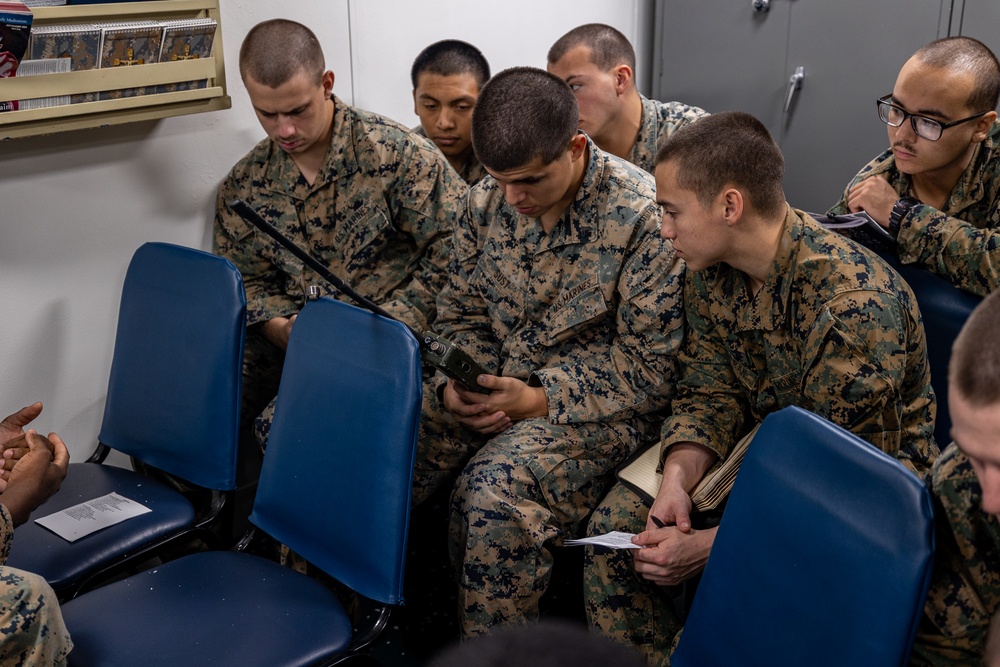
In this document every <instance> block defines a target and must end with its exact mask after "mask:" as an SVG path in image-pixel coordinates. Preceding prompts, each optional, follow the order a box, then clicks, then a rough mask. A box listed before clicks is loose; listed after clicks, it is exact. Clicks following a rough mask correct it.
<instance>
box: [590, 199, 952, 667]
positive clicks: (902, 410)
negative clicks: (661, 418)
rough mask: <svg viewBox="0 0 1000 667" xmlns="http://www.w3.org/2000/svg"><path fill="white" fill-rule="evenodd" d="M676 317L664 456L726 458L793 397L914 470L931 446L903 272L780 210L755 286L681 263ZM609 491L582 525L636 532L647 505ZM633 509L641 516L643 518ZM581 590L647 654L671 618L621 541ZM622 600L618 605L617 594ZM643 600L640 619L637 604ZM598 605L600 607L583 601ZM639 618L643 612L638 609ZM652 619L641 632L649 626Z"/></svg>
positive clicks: (920, 348) (600, 619)
mask: <svg viewBox="0 0 1000 667" xmlns="http://www.w3.org/2000/svg"><path fill="white" fill-rule="evenodd" d="M684 302H685V317H686V321H687V328H686V332H685V339H684V344H683V346H682V348H681V353H680V355H679V363H680V376H679V379H678V385H677V394H676V396H675V397H674V400H673V403H672V415H671V416H670V417H668V418H667V420H666V421H665V423H664V426H663V431H662V434H661V440H662V443H663V456H664V457H665V455H666V450H667V448H669V447H670V445H672V444H673V443H678V442H695V443H698V444H701V445H704V446H705V447H708V448H709V449H711V450H713V451H715V452H716V453H717V454H718V455H719V456H720V457H724V456H725V455H726V454H727V453H728V452H729V450H730V448H731V447H732V445H733V444H735V443H736V442H737V441H738V440H739V439H740V438H741V437H742V436H743V435H745V434H746V433H748V432H749V431H750V429H751V428H753V426H754V425H755V424H757V423H758V422H760V421H761V420H762V419H763V418H764V417H765V416H766V415H767V414H769V413H771V412H774V411H776V410H778V409H780V408H783V407H787V406H789V405H797V406H799V407H802V408H805V409H807V410H810V411H812V412H815V413H816V414H818V415H820V416H822V417H825V418H826V419H829V420H830V421H832V422H834V423H835V424H839V425H840V426H842V427H844V428H846V429H848V430H850V431H852V432H854V433H855V434H857V435H858V436H860V437H861V438H864V439H865V440H867V441H868V442H870V443H872V445H874V446H875V447H877V448H878V449H881V450H882V451H884V452H887V453H889V454H892V455H894V456H896V457H897V458H898V459H899V460H900V461H901V462H902V463H903V464H904V465H905V466H907V467H908V468H910V469H911V470H914V471H915V472H916V473H917V474H920V475H922V474H923V473H924V472H925V471H926V470H928V469H929V467H930V466H931V464H932V463H933V461H934V458H935V457H936V455H937V453H938V448H937V445H936V444H935V442H934V439H933V423H934V412H935V408H936V404H935V398H934V393H933V390H932V389H931V386H930V372H929V368H928V365H927V349H926V340H925V338H924V330H923V324H922V322H921V319H920V313H919V311H918V310H917V305H916V300H915V299H914V297H913V294H912V292H911V291H910V289H909V287H908V286H907V285H906V283H905V282H904V281H903V280H902V278H900V277H899V275H898V274H896V273H895V272H894V271H892V269H890V268H889V267H888V266H887V265H886V264H885V263H884V262H883V261H882V260H881V259H879V258H878V257H877V256H875V255H874V254H872V253H870V252H868V251H866V250H864V249H862V248H861V247H860V246H858V245H856V244H855V243H853V242H852V241H849V240H847V239H845V238H843V237H840V236H838V235H837V234H835V233H834V232H830V231H828V230H825V229H823V228H822V226H821V225H819V224H818V223H816V222H815V221H814V220H813V219H812V218H811V216H809V215H808V214H807V213H803V212H802V211H797V210H791V209H789V211H788V214H787V216H786V218H785V232H784V234H783V236H782V239H781V243H780V245H779V249H778V252H777V254H776V256H775V259H774V263H773V264H772V268H771V271H770V273H769V274H768V277H767V279H766V281H765V283H764V285H763V287H762V288H761V289H760V291H759V292H758V293H757V294H756V295H753V294H751V293H750V292H749V290H748V287H747V283H746V280H745V276H744V274H742V273H741V272H738V271H736V270H734V269H732V268H731V267H729V266H727V265H725V264H718V265H715V266H713V267H709V268H708V269H705V270H704V271H699V272H697V273H689V275H688V277H687V281H686V285H685V292H684ZM622 493H623V492H621V491H619V490H617V489H615V490H613V491H612V496H611V497H609V499H608V500H607V501H605V502H604V503H602V505H601V506H600V507H599V508H598V509H597V510H596V512H595V513H594V518H593V519H592V521H591V525H590V527H589V530H588V532H589V533H590V534H600V533H604V532H607V531H609V530H625V531H631V532H636V531H635V529H637V528H644V526H645V519H646V515H647V514H648V508H645V507H643V508H642V509H641V510H640V509H637V507H636V506H635V505H634V503H633V504H631V505H630V504H629V503H627V502H626V503H623V502H621V499H620V497H621V495H622ZM640 519H641V521H640ZM584 589H585V590H584V594H585V599H586V600H587V605H586V606H587V609H588V612H589V619H590V622H591V624H592V625H593V626H594V627H595V628H597V630H598V631H599V632H600V633H602V634H605V635H607V636H609V637H611V638H613V639H616V640H618V641H622V642H631V643H635V644H637V648H639V649H640V650H641V651H642V652H644V653H645V654H646V655H647V656H649V657H650V658H651V660H653V661H665V660H666V656H664V655H662V654H660V653H658V652H659V651H662V649H663V647H664V646H669V645H670V641H671V637H669V636H662V637H661V636H659V635H658V634H657V633H667V634H669V633H670V632H672V631H673V630H674V629H675V628H676V627H677V625H678V623H679V621H677V620H673V621H665V620H663V619H664V618H665V617H667V616H668V615H669V614H671V613H672V611H671V609H670V608H669V607H667V606H666V599H665V598H664V596H662V595H661V594H660V593H659V592H658V591H656V587H655V585H653V584H650V583H648V582H645V581H644V580H640V579H639V578H638V577H636V576H635V574H634V571H633V570H632V559H631V556H630V555H629V554H627V553H621V552H616V553H612V554H610V555H605V554H588V561H587V564H586V566H585V578H584ZM626 599H627V600H629V601H630V604H631V606H632V608H633V610H632V611H631V612H628V613H625V612H623V607H624V603H623V600H626ZM649 608H653V609H654V610H655V611H654V612H653V615H654V618H655V619H656V623H654V624H650V622H649V620H648V618H646V617H645V615H644V614H640V613H639V612H638V610H646V609H649ZM594 610H599V611H596V612H595V611H594ZM636 616H640V617H641V619H642V620H641V623H639V622H637V621H636V620H635V617H636ZM650 628H652V632H651V630H650Z"/></svg>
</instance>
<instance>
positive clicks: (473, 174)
mask: <svg viewBox="0 0 1000 667" xmlns="http://www.w3.org/2000/svg"><path fill="white" fill-rule="evenodd" d="M413 133H414V134H419V135H420V136H421V137H426V136H427V133H426V132H424V127H423V125H417V126H416V127H415V128H413ZM448 164H449V165H450V164H451V163H450V162H449V163H448ZM458 175H459V176H461V177H462V180H463V181H465V182H466V183H468V185H469V187H470V188H471V187H472V186H473V185H475V184H476V183H478V182H479V181H481V180H483V179H484V178H486V177H487V176H489V174H488V173H486V167H484V166H483V163H482V162H480V161H479V158H477V157H476V153H475V151H473V152H472V153H470V154H469V159H468V160H466V161H465V164H464V165H463V166H462V168H461V169H459V170H458Z"/></svg>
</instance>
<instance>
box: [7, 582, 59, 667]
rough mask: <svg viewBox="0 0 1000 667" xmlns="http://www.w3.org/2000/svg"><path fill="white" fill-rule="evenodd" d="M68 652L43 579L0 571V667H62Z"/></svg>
mask: <svg viewBox="0 0 1000 667" xmlns="http://www.w3.org/2000/svg"><path fill="white" fill-rule="evenodd" d="M72 648H73V642H72V640H70V638H69V632H67V630H66V625H65V624H64V623H63V618H62V611H61V610H60V609H59V602H58V601H57V600H56V594H55V592H54V591H53V590H52V588H51V587H50V586H49V584H48V583H47V582H46V581H45V579H43V578H42V577H40V576H38V575H37V574H32V573H30V572H25V571H23V570H18V569H15V568H12V567H0V667H51V666H52V665H65V664H66V655H67V654H68V653H69V652H70V650H71V649H72Z"/></svg>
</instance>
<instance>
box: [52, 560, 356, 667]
mask: <svg viewBox="0 0 1000 667" xmlns="http://www.w3.org/2000/svg"><path fill="white" fill-rule="evenodd" d="M209 590H211V591H213V593H214V595H213V596H211V597H209V596H206V595H205V592H206V591H209ZM257 600H267V601H268V604H266V605H261V604H258V603H257V602H256V601H257ZM120 610H127V611H126V612H125V613H122V612H121V611H120ZM62 611H63V618H64V619H65V621H66V626H67V627H68V628H69V632H70V636H71V637H73V640H74V642H75V644H76V648H74V649H73V651H72V653H70V659H69V664H70V665H72V666H73V667H87V666H88V665H93V666H94V667H119V666H120V667H137V666H139V667H156V666H157V665H164V666H169V667H176V666H177V665H241V666H242V667H246V666H252V665H260V666H261V667H274V665H283V666H288V667H294V666H298V665H303V666H305V665H310V664H313V663H315V662H316V661H318V660H322V659H323V658H325V657H327V656H330V655H333V654H335V653H337V652H339V651H341V650H343V649H344V648H345V647H346V646H347V645H348V644H349V642H350V641H351V623H350V619H349V617H348V615H347V612H346V611H345V609H344V607H343V606H342V605H341V604H340V602H339V601H338V600H337V598H336V596H335V595H334V594H333V593H331V592H330V591H329V589H327V588H326V587H325V586H323V585H322V584H320V583H319V582H318V581H316V580H315V579H312V578H310V577H308V576H306V575H303V574H299V573H298V572H294V571H292V570H290V569H288V568H285V567H282V566H280V565H278V564H277V563H274V562H271V561H268V560H265V559H263V558H259V557H257V556H251V555H248V554H244V553H238V552H229V551H221V552H220V551H215V552H206V553H199V554H193V555H191V556H187V557H185V558H181V559H178V560H175V561H171V562H169V563H167V564H166V565H162V566H160V567H157V568H154V569H152V570H147V571H146V572H142V573H141V574H138V575H135V576H132V577H129V578H127V579H123V580H121V581H116V582H114V583H112V584H109V585H107V586H104V587H102V588H98V589H96V590H93V591H90V592H88V593H87V594H86V595H83V596H81V597H78V598H75V599H73V600H70V601H69V602H67V603H65V604H64V605H63V610H62ZM163 619H170V622H169V623H163V622H161V621H162V620H163ZM109 623H110V624H111V625H113V626H114V627H115V629H116V637H115V641H113V642H109V641H103V640H102V638H103V637H104V636H106V634H107V630H106V626H107V625H108V624H109ZM95 638H96V639H95ZM289 656H296V659H295V660H294V661H290V660H289Z"/></svg>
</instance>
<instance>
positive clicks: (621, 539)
mask: <svg viewBox="0 0 1000 667" xmlns="http://www.w3.org/2000/svg"><path fill="white" fill-rule="evenodd" d="M633 537H635V533H622V532H619V531H617V530H613V531H611V532H610V533H606V534H604V535H597V536H596V537H584V538H583V539H580V540H566V541H565V542H563V544H564V545H565V546H567V547H577V546H581V547H582V546H586V545H588V544H592V545H594V546H598V547H611V548H612V549H643V548H645V547H640V546H639V545H638V544H632V538H633Z"/></svg>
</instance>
